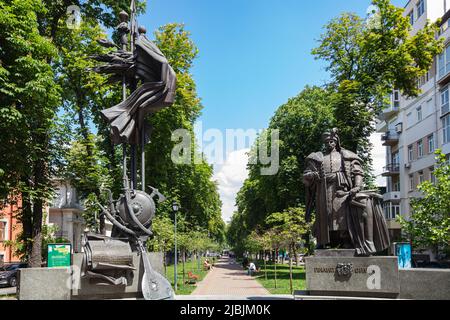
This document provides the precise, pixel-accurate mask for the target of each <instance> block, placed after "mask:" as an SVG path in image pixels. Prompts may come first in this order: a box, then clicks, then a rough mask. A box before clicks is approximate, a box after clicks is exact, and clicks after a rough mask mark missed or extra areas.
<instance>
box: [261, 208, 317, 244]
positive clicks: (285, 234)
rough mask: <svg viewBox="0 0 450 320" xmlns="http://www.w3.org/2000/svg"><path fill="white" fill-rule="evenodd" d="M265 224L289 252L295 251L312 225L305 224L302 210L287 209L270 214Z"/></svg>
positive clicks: (303, 210)
mask: <svg viewBox="0 0 450 320" xmlns="http://www.w3.org/2000/svg"><path fill="white" fill-rule="evenodd" d="M266 223H267V224H268V225H269V227H270V228H271V230H272V231H273V234H276V235H277V236H278V237H279V238H280V241H281V242H282V243H283V244H284V247H285V248H287V249H289V250H295V248H296V247H297V246H298V245H299V244H300V243H301V242H302V238H303V236H304V235H306V234H309V232H310V231H311V227H312V223H307V222H306V218H305V209H304V208H288V209H286V210H284V211H283V212H275V213H272V214H271V215H270V216H268V217H267V218H266Z"/></svg>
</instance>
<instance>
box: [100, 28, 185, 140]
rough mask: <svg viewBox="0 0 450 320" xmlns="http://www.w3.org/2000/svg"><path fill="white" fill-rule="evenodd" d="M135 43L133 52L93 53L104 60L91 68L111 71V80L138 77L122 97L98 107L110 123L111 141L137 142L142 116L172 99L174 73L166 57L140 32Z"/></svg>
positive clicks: (174, 82) (161, 107) (166, 104)
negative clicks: (138, 81)
mask: <svg viewBox="0 0 450 320" xmlns="http://www.w3.org/2000/svg"><path fill="white" fill-rule="evenodd" d="M135 46H136V47H135V50H134V52H133V54H131V52H124V51H122V50H118V51H117V52H115V53H112V54H107V55H99V56H94V58H95V59H96V60H98V61H103V62H107V64H105V65H103V66H100V67H97V68H95V70H96V71H97V72H101V73H109V74H113V76H111V79H110V80H111V81H121V80H122V79H123V77H126V78H128V79H132V80H135V79H139V80H141V86H139V87H138V88H137V89H136V90H135V91H134V92H133V93H132V94H131V95H130V96H129V97H128V98H127V99H126V100H124V101H122V102H121V103H119V104H117V105H115V106H113V107H111V108H109V109H105V110H103V111H101V115H102V117H103V119H104V120H105V121H107V122H108V123H109V124H110V126H111V138H112V141H113V143H115V144H120V143H128V144H139V143H140V138H139V137H140V132H141V129H142V127H143V126H145V125H146V124H145V121H144V120H145V118H146V116H147V115H149V114H153V113H156V112H158V111H159V110H161V109H163V108H165V107H167V106H170V105H171V104H172V103H173V102H174V100H175V90H176V74H175V72H174V70H173V69H172V67H171V66H170V65H169V63H168V61H167V59H166V57H165V56H164V55H163V53H162V52H161V51H160V50H159V48H158V47H157V46H156V45H155V44H154V43H153V42H152V41H150V40H149V39H148V38H147V37H146V36H145V35H143V34H141V35H139V36H138V38H137V39H136V44H135ZM146 131H147V132H148V131H149V130H146Z"/></svg>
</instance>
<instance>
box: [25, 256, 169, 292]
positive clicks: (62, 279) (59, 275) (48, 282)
mask: <svg viewBox="0 0 450 320" xmlns="http://www.w3.org/2000/svg"><path fill="white" fill-rule="evenodd" d="M148 258H149V261H150V264H151V265H152V268H153V269H154V270H155V271H156V272H158V273H160V274H162V275H164V266H163V254H162V253H159V252H149V253H148ZM82 260H83V254H82V253H76V254H74V255H73V265H72V267H71V268H26V269H20V270H19V278H18V280H19V281H18V290H17V298H18V299H19V300H71V299H72V300H100V299H127V298H128V299H129V298H143V295H142V288H141V279H142V277H143V274H144V266H143V264H142V260H141V257H140V256H139V255H138V254H137V253H136V252H135V253H133V265H134V266H135V268H136V270H135V271H132V272H131V274H130V277H129V278H128V279H127V285H118V286H115V285H111V284H106V283H98V281H97V282H96V281H92V280H93V279H90V278H88V277H81V264H82Z"/></svg>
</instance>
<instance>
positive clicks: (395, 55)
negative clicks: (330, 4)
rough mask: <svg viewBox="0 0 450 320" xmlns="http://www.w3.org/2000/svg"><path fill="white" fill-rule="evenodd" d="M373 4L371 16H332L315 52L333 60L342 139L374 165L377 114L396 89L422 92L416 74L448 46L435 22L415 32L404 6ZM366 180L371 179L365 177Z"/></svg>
mask: <svg viewBox="0 0 450 320" xmlns="http://www.w3.org/2000/svg"><path fill="white" fill-rule="evenodd" d="M372 4H373V5H374V6H375V7H376V8H377V10H376V11H375V12H373V14H372V15H371V16H369V17H367V18H366V19H363V18H361V17H359V16H357V15H356V14H353V13H344V14H342V15H341V16H340V17H338V18H335V19H333V20H332V21H331V22H330V23H328V24H327V26H326V32H325V33H324V34H323V35H322V36H321V38H320V40H319V43H320V45H319V46H318V47H317V48H315V49H313V51H312V53H313V54H314V55H315V56H316V58H318V59H323V60H325V61H327V62H328V63H329V64H328V67H327V70H328V71H330V73H331V79H332V80H331V83H330V87H331V88H332V90H333V91H334V92H335V95H334V102H333V105H334V115H335V118H336V126H337V127H338V128H339V129H340V138H341V142H342V143H343V145H345V146H346V148H347V149H349V150H352V151H357V152H358V154H359V155H360V156H361V158H362V159H363V160H364V162H365V165H366V168H371V159H370V150H371V147H372V146H371V145H370V142H369V137H370V135H371V134H372V133H373V132H374V130H375V129H374V126H373V124H374V121H375V117H376V115H377V114H378V113H379V112H380V111H381V110H382V109H383V108H384V107H385V106H386V104H387V101H386V97H388V96H389V94H390V93H391V92H392V90H393V89H394V88H395V89H398V90H400V91H401V92H402V94H403V95H405V96H407V97H416V96H417V95H418V94H419V93H420V90H419V88H418V86H417V79H418V78H419V77H420V76H422V75H424V74H425V73H426V72H427V71H428V70H429V69H430V67H431V66H432V63H433V59H434V57H435V56H436V55H437V54H439V53H440V52H441V51H442V48H443V46H442V41H441V40H436V38H435V35H436V33H437V31H438V27H437V25H436V24H433V25H431V24H427V25H426V26H425V27H424V28H423V29H422V30H420V31H418V32H417V34H415V35H410V31H411V30H412V27H411V25H410V22H409V19H408V18H407V17H404V16H403V11H404V9H403V8H397V7H395V6H393V5H392V4H391V3H390V0H373V1H372ZM366 182H371V178H370V177H366Z"/></svg>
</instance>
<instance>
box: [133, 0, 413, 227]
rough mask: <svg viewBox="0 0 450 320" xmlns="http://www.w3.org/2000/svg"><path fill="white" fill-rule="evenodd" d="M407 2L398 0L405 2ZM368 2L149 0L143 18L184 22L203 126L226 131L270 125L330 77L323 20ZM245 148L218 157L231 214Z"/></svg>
mask: <svg viewBox="0 0 450 320" xmlns="http://www.w3.org/2000/svg"><path fill="white" fill-rule="evenodd" d="M406 2H407V0H393V1H392V3H393V4H395V5H397V6H402V7H403V6H404V5H405V4H406ZM370 4H371V1H370V0H316V1H305V0H222V1H220V0H149V1H148V3H147V12H146V14H145V15H143V16H141V17H139V24H141V25H144V26H145V27H146V28H147V30H148V35H149V37H150V38H153V35H152V34H151V33H152V32H153V31H154V30H156V29H157V28H158V27H159V26H162V25H164V24H167V23H171V22H178V23H184V24H185V28H186V30H188V31H189V32H191V36H192V39H193V41H194V42H195V44H196V45H197V46H198V48H199V51H200V53H199V56H198V58H197V59H196V61H195V63H194V67H193V69H192V74H193V77H194V79H195V81H196V83H197V90H198V94H199V96H200V97H201V99H202V103H203V106H204V109H203V111H202V115H201V117H200V119H199V121H201V122H202V127H203V130H207V129H219V130H221V131H222V132H223V133H225V130H226V129H239V128H240V129H244V130H246V129H262V128H266V127H267V125H268V123H269V120H270V118H271V117H272V115H273V114H274V112H275V111H276V109H277V108H278V107H279V106H280V105H282V104H283V103H285V102H286V101H287V100H288V99H289V98H290V97H293V96H295V95H297V94H298V93H299V92H300V91H301V90H302V89H303V88H304V87H305V86H306V85H322V84H324V83H325V82H326V81H327V80H328V74H327V73H326V71H325V70H324V69H325V64H324V63H323V62H321V61H317V60H315V59H314V57H313V56H312V55H311V49H312V48H314V47H315V46H317V41H316V40H317V39H319V38H320V35H321V34H322V33H323V31H324V29H323V27H324V25H325V24H326V23H327V22H328V21H330V20H331V19H332V18H334V17H337V16H339V15H340V14H341V13H342V12H355V13H357V14H359V15H361V16H364V15H365V14H366V12H367V9H368V8H369V6H370ZM197 138H199V137H197ZM372 141H373V142H374V143H376V146H375V150H374V165H375V167H376V168H378V169H379V170H376V172H375V174H378V173H380V172H377V171H381V167H382V166H383V165H384V149H383V148H382V147H381V142H380V138H379V136H374V137H373V140H372ZM246 151H247V150H246V149H240V150H234V152H232V154H229V155H228V158H227V159H226V161H225V163H224V164H219V165H217V164H215V165H214V169H215V177H214V178H215V180H216V181H217V182H218V185H219V192H220V195H221V199H222V202H223V207H222V216H223V218H224V220H225V221H229V219H230V217H231V215H232V213H233V211H234V210H235V206H234V204H235V196H236V193H237V191H238V190H239V188H240V187H241V186H242V183H243V181H244V179H245V178H246V176H247V171H246V168H245V167H246V163H247V157H246ZM378 181H379V183H380V184H383V182H384V181H383V179H379V180H378ZM299 183H300V182H299Z"/></svg>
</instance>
